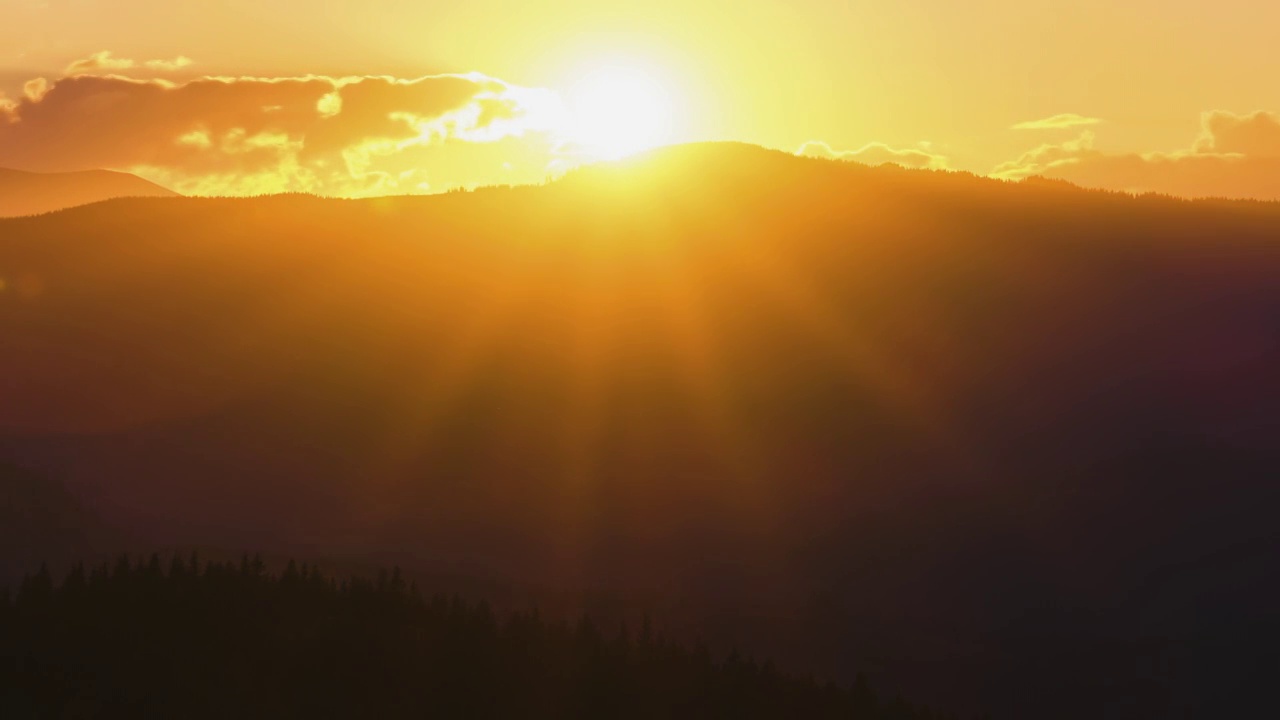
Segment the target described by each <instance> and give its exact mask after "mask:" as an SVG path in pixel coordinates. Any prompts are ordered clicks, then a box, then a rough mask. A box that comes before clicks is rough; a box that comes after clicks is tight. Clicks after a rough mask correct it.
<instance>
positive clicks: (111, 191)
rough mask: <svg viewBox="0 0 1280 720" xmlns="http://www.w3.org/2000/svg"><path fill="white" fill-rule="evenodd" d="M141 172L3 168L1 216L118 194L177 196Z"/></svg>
mask: <svg viewBox="0 0 1280 720" xmlns="http://www.w3.org/2000/svg"><path fill="white" fill-rule="evenodd" d="M177 195H178V194H177V193H175V192H173V191H172V190H169V189H167V188H164V187H161V186H159V185H157V184H155V183H153V182H150V181H148V180H144V179H142V178H140V177H138V176H137V175H131V174H129V173H124V172H116V171H112V170H84V171H79V172H63V173H38V172H28V171H25V170H9V169H4V168H0V217H17V216H22V215H39V214H42V213H47V212H54V211H56V210H63V209H65V208H69V207H75V206H77V205H87V204H89V203H95V202H100V201H102V200H110V199H112V198H118V197H177Z"/></svg>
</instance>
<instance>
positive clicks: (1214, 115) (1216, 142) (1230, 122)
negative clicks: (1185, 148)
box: [1194, 110, 1280, 158]
mask: <svg viewBox="0 0 1280 720" xmlns="http://www.w3.org/2000/svg"><path fill="white" fill-rule="evenodd" d="M1200 122H1201V125H1202V126H1203V128H1204V130H1203V133H1202V134H1201V136H1200V139H1199V140H1197V141H1196V144H1195V148H1194V149H1195V151H1196V152H1198V153H1217V154H1237V155H1246V156H1249V157H1270V158H1275V157H1280V114H1276V113H1269V112H1255V113H1252V114H1249V115H1234V114H1232V113H1229V112H1224V111H1222V110H1214V111H1212V112H1207V113H1205V114H1204V115H1203V116H1202V117H1201V121H1200Z"/></svg>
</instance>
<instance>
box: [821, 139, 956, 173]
mask: <svg viewBox="0 0 1280 720" xmlns="http://www.w3.org/2000/svg"><path fill="white" fill-rule="evenodd" d="M796 154H797V155H804V156H806V157H820V158H828V159H831V160H846V161H849V162H859V163H863V164H864V165H887V164H893V165H901V166H902V167H908V168H927V169H930V170H944V169H946V168H947V158H946V157H944V156H942V155H938V154H937V153H934V152H930V151H929V150H926V149H924V148H923V147H921V148H903V149H897V148H893V147H890V146H888V145H886V144H884V143H868V144H866V145H864V146H862V147H861V148H858V149H857V150H835V149H833V148H832V147H831V146H830V145H828V144H827V143H825V142H822V141H821V140H810V141H809V142H807V143H805V144H803V145H801V146H800V148H799V149H797V150H796Z"/></svg>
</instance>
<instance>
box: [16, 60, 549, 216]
mask: <svg viewBox="0 0 1280 720" xmlns="http://www.w3.org/2000/svg"><path fill="white" fill-rule="evenodd" d="M121 62H123V61H121V60H119V59H116V58H113V57H111V56H110V55H109V54H99V55H96V56H94V59H93V60H92V63H93V64H94V66H95V67H97V68H99V69H102V68H105V67H110V66H118V64H119V63H121ZM75 65H76V64H73V66H75ZM79 69H80V72H78V73H77V74H72V75H69V76H68V77H64V78H61V79H58V80H56V81H54V82H52V83H49V82H47V81H43V80H41V81H33V82H32V83H28V87H27V90H26V92H25V93H24V95H23V97H21V98H19V99H17V100H11V101H8V103H7V104H6V103H0V167H4V166H10V167H20V168H25V169H31V170H76V169H88V168H111V169H119V170H128V171H133V172H138V173H139V174H142V175H143V176H144V177H148V178H149V179H152V180H156V181H159V182H161V183H162V184H166V185H168V186H170V187H174V188H175V189H177V190H179V191H183V192H199V193H208V194H243V193H257V192H264V191H272V192H279V191H306V192H315V193H320V194H334V195H364V194H376V193H385V192H421V191H423V190H425V189H427V188H428V187H433V188H435V186H436V185H437V184H438V183H439V182H444V183H448V182H449V181H448V180H444V179H438V180H432V181H428V179H427V178H426V176H425V175H424V170H423V168H424V166H422V165H417V166H414V165H412V164H411V163H410V161H409V160H408V159H407V158H408V157H409V155H408V154H407V153H406V152H405V151H406V150H408V149H411V148H415V147H419V146H436V145H441V144H443V143H446V142H453V141H457V142H458V143H461V145H462V147H474V146H477V145H480V144H484V143H491V142H496V141H499V140H502V139H504V138H507V137H520V136H523V135H524V134H526V133H533V134H537V133H546V132H548V131H549V129H550V128H553V127H555V125H556V112H557V111H558V110H557V103H558V98H556V97H555V96H554V94H552V93H549V92H548V91H543V90H537V89H530V88H520V87H517V86H513V85H511V84H509V83H505V82H503V81H501V80H498V79H496V78H492V77H488V76H485V75H481V74H478V73H471V74H466V75H432V76H426V77H421V78H413V79H400V78H389V77H369V76H358V77H340V78H335V77H327V76H305V77H288V78H255V77H201V78H197V79H193V80H189V81H185V82H171V81H168V80H163V79H136V78H127V77H122V76H120V75H117V74H109V75H99V74H94V73H92V72H89V71H88V69H89V63H88V62H87V61H82V62H81V63H80V65H79ZM418 158H419V159H420V158H421V154H419V155H418ZM546 162H547V161H546V160H545V159H543V160H541V161H540V163H532V161H531V163H532V164H530V165H529V166H530V167H532V166H534V165H536V166H537V167H538V168H540V169H541V170H545V166H546ZM528 179H529V180H530V181H535V180H540V179H542V176H541V175H537V176H533V177H529V178H528ZM435 189H441V188H435Z"/></svg>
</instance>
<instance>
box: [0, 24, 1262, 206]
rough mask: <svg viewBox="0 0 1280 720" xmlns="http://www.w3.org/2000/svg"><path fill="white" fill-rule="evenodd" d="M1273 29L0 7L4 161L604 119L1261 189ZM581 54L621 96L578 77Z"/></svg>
mask: <svg viewBox="0 0 1280 720" xmlns="http://www.w3.org/2000/svg"><path fill="white" fill-rule="evenodd" d="M1277 27H1280V5H1277V4H1275V3H1263V2H1257V1H1256V0H1219V1H1218V2H1215V3H1204V2H1190V1H1189V0H1070V1H1068V0H968V1H967V2H952V1H951V0H892V1H890V0H850V1H847V2H834V1H832V0H791V1H790V2H774V1H758V2H750V3H745V2H740V1H737V0H735V1H733V2H730V1H728V0H643V1H633V0H622V1H621V2H610V3H600V2H595V1H594V0H592V1H588V0H560V1H558V2H552V1H550V0H522V1H519V2H517V1H515V0H472V1H469V2H448V3H445V2H440V3H436V2H408V1H405V0H358V1H357V0H281V1H278V2H270V1H269V0H221V1H220V2H197V1H192V2H175V1H174V0H167V1H166V0H4V1H3V3H2V4H0V91H3V92H4V93H5V94H6V97H5V99H0V166H9V167H18V168H23V169H33V170H58V169H75V168H82V167H111V168H116V169H125V170H131V171H134V172H138V173H139V174H142V175H144V176H146V177H148V178H150V179H153V180H157V181H159V182H161V183H164V184H166V185H169V186H171V187H174V188H175V189H178V190H180V191H184V192H197V193H200V192H203V193H251V192H269V191H279V190H306V191H312V192H320V193H327V194H342V195H360V194H377V193H383V192H431V191H438V190H444V189H447V188H449V187H452V186H456V185H460V184H462V185H471V184H482V183H496V182H528V181H538V180H541V179H543V178H545V177H546V176H547V175H548V174H554V173H555V172H557V171H559V170H561V169H562V168H564V167H567V166H569V165H572V164H573V163H576V162H580V161H582V160H588V159H595V158H597V157H600V156H602V155H608V154H609V153H608V152H601V147H599V146H598V145H599V144H600V143H601V141H600V137H601V136H602V134H603V135H606V136H609V139H608V140H607V141H605V142H604V144H606V145H609V146H610V147H613V148H616V149H618V150H621V149H622V148H624V147H625V148H628V149H631V148H633V147H634V146H639V145H642V144H648V143H652V142H678V141H684V140H698V139H737V140H745V141H749V142H755V143H759V144H762V145H767V146H770V147H777V148H782V149H786V150H789V151H804V152H808V153H811V154H827V155H832V156H840V157H846V158H850V159H857V160H862V161H866V162H884V161H893V162H899V163H901V164H906V165H912V166H920V167H937V168H950V169H960V170H968V171H971V172H976V173H981V174H997V175H999V176H1001V177H1007V178H1018V177H1024V176H1026V175H1029V174H1046V175H1051V176H1056V177H1063V178H1066V179H1069V180H1073V181H1076V182H1080V183H1082V184H1090V185H1097V186H1102V187H1111V188H1116V189H1127V190H1155V191H1163V192H1172V193H1177V194H1187V195H1217V194H1221V195H1240V196H1248V197H1273V198H1280V115H1277V114H1270V113H1267V112H1266V111H1280V82H1277V81H1276V78H1278V77H1280V53H1278V52H1276V51H1275V40H1274V34H1275V29H1276V28H1277ZM104 53H105V54H104ZM601 67H607V68H621V69H622V72H623V75H622V77H629V75H627V73H631V74H632V75H634V74H639V75H641V76H643V77H644V78H646V79H647V82H648V85H646V87H648V90H647V91H646V92H647V94H646V96H645V99H644V100H634V101H633V102H632V103H631V105H630V106H629V105H628V104H627V102H625V101H619V100H618V99H617V98H616V97H613V96H610V97H607V98H603V99H602V98H601V97H599V93H600V91H599V89H598V88H599V86H600V85H601V83H600V82H596V83H595V85H594V86H593V87H595V88H596V89H595V90H591V91H588V92H587V96H585V97H581V96H580V95H581V93H580V92H579V91H578V89H579V88H581V87H583V83H584V82H586V81H584V78H587V79H589V78H591V77H592V76H593V73H596V72H597V71H598V70H599V68H601ZM375 76H377V77H375ZM381 76H387V77H390V78H396V79H398V80H396V81H392V80H388V79H381ZM607 77H608V78H613V77H616V76H615V75H607ZM41 78H42V80H41ZM210 78H220V79H218V80H212V79H210ZM410 81H412V82H410ZM605 84H606V85H607V84H608V83H607V82H606V83H605ZM641 84H642V85H644V83H641ZM587 85H591V83H590V82H587ZM654 86H656V87H657V88H659V89H660V92H659V93H658V94H657V95H656V96H655V94H654V92H653V91H652V89H653V87H654ZM575 93H577V95H575ZM592 93H595V94H594V95H593V94H592ZM606 94H607V93H606ZM655 97H656V101H655V99H654V98H655ZM655 104H657V105H660V106H661V107H660V108H658V109H656V110H655V109H654V108H653V107H652V106H653V105H655ZM583 105H585V106H586V108H587V109H586V110H584V109H583V107H582V106H583ZM1260 111H1261V112H1260ZM584 115H585V116H590V117H591V118H593V119H592V120H590V122H586V123H584V122H583V121H582V120H581V116H584ZM614 118H621V120H618V122H620V123H622V124H623V125H625V126H626V127H624V128H622V129H621V130H619V131H617V132H614V133H612V135H616V136H617V137H613V136H612V135H610V133H607V132H603V131H601V129H600V126H601V125H602V124H605V125H607V124H609V123H611V122H613V119H614ZM655 125H661V126H662V128H661V132H658V131H656V130H652V128H653V127H654V126H655ZM584 126H590V127H588V128H587V129H584ZM645 128H650V129H649V130H646V129H645ZM593 143H594V144H595V145H596V146H593Z"/></svg>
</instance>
